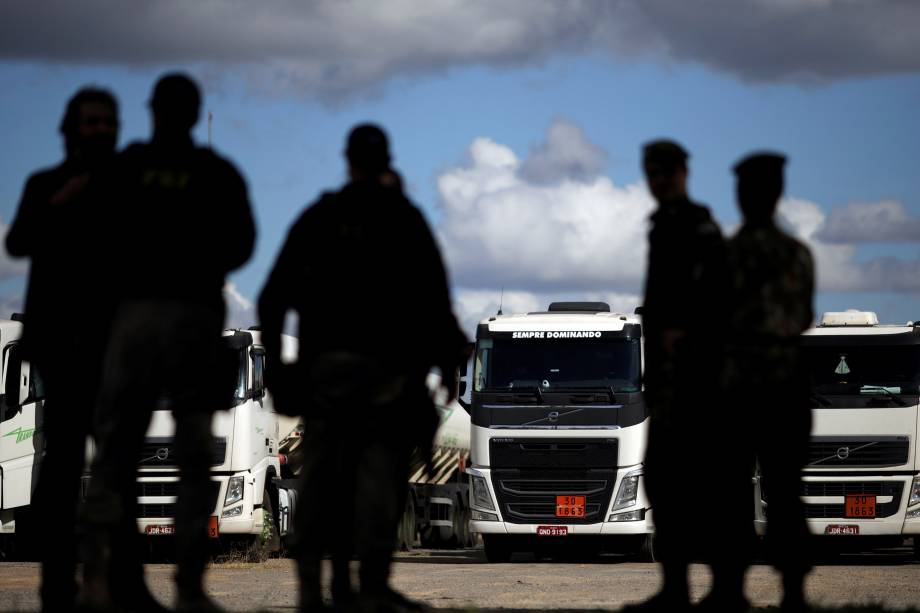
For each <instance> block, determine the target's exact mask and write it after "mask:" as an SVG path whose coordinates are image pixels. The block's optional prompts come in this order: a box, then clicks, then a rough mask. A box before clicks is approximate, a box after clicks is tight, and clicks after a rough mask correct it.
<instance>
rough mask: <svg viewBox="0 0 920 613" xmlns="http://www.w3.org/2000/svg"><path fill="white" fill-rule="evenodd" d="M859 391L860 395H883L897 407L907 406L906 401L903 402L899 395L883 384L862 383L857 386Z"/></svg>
mask: <svg viewBox="0 0 920 613" xmlns="http://www.w3.org/2000/svg"><path fill="white" fill-rule="evenodd" d="M859 393H860V395H863V394H865V395H868V396H875V395H884V396H887V397H888V399H889V400H891V401H892V402H893V403H895V404H896V405H898V406H899V407H906V406H907V403H906V402H904V401H903V400H902V399H901V398H900V396H898V395H897V394H895V393H894V392H892V391H891V390H890V389H888V388H887V387H885V386H883V385H863V386H862V387H861V388H859Z"/></svg>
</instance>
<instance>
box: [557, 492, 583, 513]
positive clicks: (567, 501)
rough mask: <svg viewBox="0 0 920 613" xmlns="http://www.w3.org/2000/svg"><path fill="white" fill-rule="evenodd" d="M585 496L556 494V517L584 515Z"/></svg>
mask: <svg viewBox="0 0 920 613" xmlns="http://www.w3.org/2000/svg"><path fill="white" fill-rule="evenodd" d="M584 516H585V497H584V496H556V517H584Z"/></svg>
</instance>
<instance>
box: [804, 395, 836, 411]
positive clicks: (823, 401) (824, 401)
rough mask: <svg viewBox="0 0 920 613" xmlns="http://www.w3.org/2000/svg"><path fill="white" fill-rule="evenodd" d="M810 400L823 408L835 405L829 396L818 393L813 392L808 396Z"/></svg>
mask: <svg viewBox="0 0 920 613" xmlns="http://www.w3.org/2000/svg"><path fill="white" fill-rule="evenodd" d="M808 399H809V400H811V401H813V402H815V403H817V404H818V405H820V406H822V407H829V406H831V405H832V404H833V403H832V402H831V401H830V399H829V398H828V397H827V396H825V395H823V394H819V393H818V392H812V393H811V394H810V395H809V396H808Z"/></svg>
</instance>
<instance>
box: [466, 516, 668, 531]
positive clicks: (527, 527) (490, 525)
mask: <svg viewBox="0 0 920 613" xmlns="http://www.w3.org/2000/svg"><path fill="white" fill-rule="evenodd" d="M541 525H546V524H512V523H508V522H503V521H472V522H470V531H471V532H475V533H477V534H522V535H530V536H536V535H537V527H538V526H541ZM553 525H558V526H560V527H562V526H565V527H566V528H568V532H569V535H571V536H580V535H586V536H588V535H590V536H608V535H609V536H626V535H639V534H651V533H652V532H654V531H655V528H654V525H653V524H652V519H651V512H650V511H646V514H645V519H644V520H640V521H622V522H603V523H597V524H553Z"/></svg>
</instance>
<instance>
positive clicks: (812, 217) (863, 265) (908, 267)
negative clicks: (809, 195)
mask: <svg viewBox="0 0 920 613" xmlns="http://www.w3.org/2000/svg"><path fill="white" fill-rule="evenodd" d="M779 211H780V215H781V216H782V217H783V218H784V220H785V221H786V224H787V225H788V227H789V228H791V230H792V232H793V234H795V235H797V236H798V237H799V238H801V239H802V240H803V241H804V242H805V243H806V244H808V246H809V247H810V248H811V250H812V253H813V255H814V258H815V264H816V268H817V272H816V275H817V282H818V289H819V290H823V291H849V292H877V291H886V292H892V291H893V292H905V293H908V292H920V258H918V259H913V260H908V259H901V258H894V257H878V258H871V259H869V260H859V259H858V258H857V252H856V246H855V245H854V244H846V243H837V242H827V241H826V240H825V239H823V238H822V236H821V232H822V231H823V228H825V227H827V226H826V223H827V220H828V215H827V214H826V213H825V212H824V211H823V210H822V209H821V207H820V206H819V205H818V204H815V203H814V202H809V201H807V200H801V199H795V198H791V199H784V200H783V201H782V202H781V203H780V207H779Z"/></svg>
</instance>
